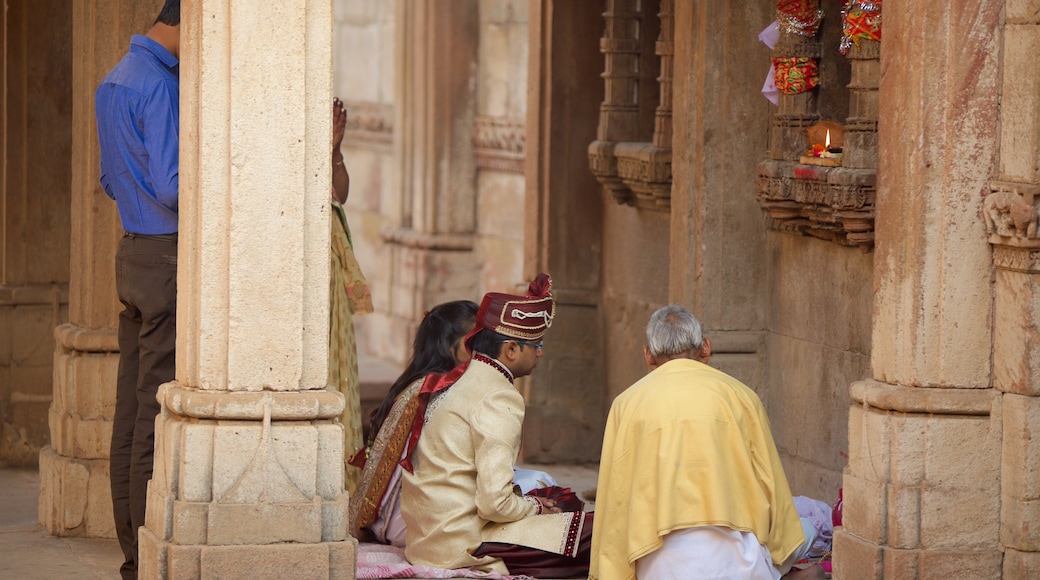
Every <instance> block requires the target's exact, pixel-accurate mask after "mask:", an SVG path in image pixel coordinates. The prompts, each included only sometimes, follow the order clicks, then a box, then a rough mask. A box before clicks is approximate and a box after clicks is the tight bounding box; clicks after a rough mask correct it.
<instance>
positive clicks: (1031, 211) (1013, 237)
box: [982, 181, 1040, 257]
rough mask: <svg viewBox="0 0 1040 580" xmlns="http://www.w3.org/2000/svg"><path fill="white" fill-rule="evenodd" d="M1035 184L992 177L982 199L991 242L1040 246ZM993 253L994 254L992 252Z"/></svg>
mask: <svg viewBox="0 0 1040 580" xmlns="http://www.w3.org/2000/svg"><path fill="white" fill-rule="evenodd" d="M1038 192H1040V186H1038V185H1036V184H1026V183H1013V182H1009V181H994V182H992V183H990V191H989V193H988V194H987V195H986V198H985V199H984V200H983V201H982V216H983V219H984V220H985V221H986V233H987V234H989V243H991V244H993V245H994V246H1011V247H1017V248H1029V249H1033V248H1036V249H1040V238H1038V237H1037V207H1036V199H1037V197H1038V196H1037V193H1038ZM994 257H996V256H994Z"/></svg>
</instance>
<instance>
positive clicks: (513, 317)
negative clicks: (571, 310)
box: [466, 272, 556, 344]
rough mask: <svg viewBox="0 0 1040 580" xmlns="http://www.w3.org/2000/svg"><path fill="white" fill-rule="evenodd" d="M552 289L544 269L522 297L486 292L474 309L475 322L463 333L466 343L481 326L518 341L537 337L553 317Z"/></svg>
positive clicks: (550, 281) (554, 302)
mask: <svg viewBox="0 0 1040 580" xmlns="http://www.w3.org/2000/svg"><path fill="white" fill-rule="evenodd" d="M551 288H552V279H551V278H550V277H549V275H548V274H546V273H544V272H543V273H541V274H538V276H537V277H535V279H534V280H533V281H532V282H531V284H530V286H528V288H527V294H526V295H524V296H517V295H514V294H504V293H501V292H488V293H487V294H485V295H484V300H482V301H481V303H480V308H479V309H478V310H477V322H476V325H475V326H474V327H473V330H471V331H470V333H469V334H468V335H467V336H466V344H469V341H470V339H471V338H473V336H475V335H476V334H477V333H478V332H480V331H481V330H484V329H487V330H491V331H493V332H497V333H498V334H501V335H502V336H508V337H509V338H515V339H517V340H530V341H537V340H540V339H541V338H542V336H544V335H545V331H546V330H548V329H549V327H550V326H552V321H553V317H554V316H556V301H555V300H553V297H552V293H551V292H550V289H551Z"/></svg>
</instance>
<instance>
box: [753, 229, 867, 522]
mask: <svg viewBox="0 0 1040 580" xmlns="http://www.w3.org/2000/svg"><path fill="white" fill-rule="evenodd" d="M768 240H769V252H768V256H769V257H768V261H769V283H768V286H769V288H770V289H771V291H770V292H769V294H768V306H767V308H766V320H767V327H768V329H769V330H768V333H767V339H766V345H767V352H768V353H769V354H768V360H769V364H768V370H767V371H766V379H765V381H764V383H763V384H762V385H760V386H759V387H758V394H759V396H761V397H762V400H763V402H764V403H765V405H766V408H767V409H768V410H769V416H770V421H772V427H773V437H774V439H775V440H776V444H777V447H778V448H779V449H780V452H781V458H782V459H783V461H784V467H785V468H786V470H787V479H788V482H789V483H790V484H791V489H792V491H793V492H794V493H795V495H806V496H809V497H812V498H816V499H819V500H822V501H825V502H827V503H831V504H833V503H834V502H835V501H836V500H837V492H838V488H840V487H841V474H842V469H843V468H844V467H845V461H846V459H845V458H846V456H847V454H848V450H849V447H848V445H849V444H848V415H849V410H848V408H849V389H848V386H849V384H850V383H852V382H854V381H856V380H859V379H860V378H863V377H866V376H869V374H870V316H871V312H872V307H873V295H872V280H873V276H872V273H873V255H872V254H869V253H864V252H861V251H860V250H858V249H856V248H848V247H842V246H839V245H836V244H833V243H829V242H825V241H822V240H816V239H812V238H805V237H800V236H793V235H790V234H785V233H772V234H770V236H769V238H768Z"/></svg>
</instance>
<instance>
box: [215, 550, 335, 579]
mask: <svg viewBox="0 0 1040 580" xmlns="http://www.w3.org/2000/svg"><path fill="white" fill-rule="evenodd" d="M201 568H202V573H201V575H200V578H201V579H202V580H283V579H285V578H301V579H303V578H306V579H308V580H324V579H327V578H329V577H330V576H329V570H330V557H329V544H303V545H301V544H278V545H273V546H205V547H203V548H202V566H201Z"/></svg>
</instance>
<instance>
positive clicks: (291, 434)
mask: <svg viewBox="0 0 1040 580" xmlns="http://www.w3.org/2000/svg"><path fill="white" fill-rule="evenodd" d="M271 449H272V450H273V451H274V454H275V459H276V461H277V464H278V467H279V468H280V469H281V471H282V472H283V473H285V475H286V477H287V479H286V481H285V482H284V484H283V485H277V483H281V482H278V481H277V480H269V483H268V489H267V494H268V498H269V501H272V502H276V503H279V502H287V501H299V499H300V494H301V493H302V494H303V495H304V496H305V497H306V498H307V499H311V498H313V497H314V495H315V487H316V483H317V477H318V430H317V429H315V428H314V425H312V424H310V423H309V422H303V421H286V422H275V423H272V424H271ZM271 483H276V485H273V486H272V485H271Z"/></svg>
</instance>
